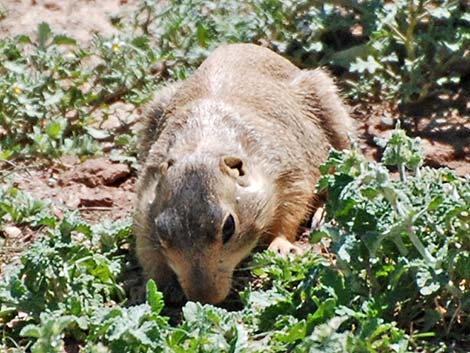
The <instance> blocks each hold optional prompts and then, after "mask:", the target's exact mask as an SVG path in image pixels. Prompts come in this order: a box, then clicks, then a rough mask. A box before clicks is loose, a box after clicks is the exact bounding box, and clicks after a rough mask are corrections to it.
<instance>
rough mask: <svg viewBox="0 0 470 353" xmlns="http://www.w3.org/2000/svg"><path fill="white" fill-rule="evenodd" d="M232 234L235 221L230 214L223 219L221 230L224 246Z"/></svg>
mask: <svg viewBox="0 0 470 353" xmlns="http://www.w3.org/2000/svg"><path fill="white" fill-rule="evenodd" d="M233 233H235V219H234V218H233V216H232V215H231V214H229V215H228V217H227V218H226V219H225V222H224V226H223V228H222V241H223V243H224V244H226V243H227V242H228V241H229V240H230V238H231V237H232V235H233Z"/></svg>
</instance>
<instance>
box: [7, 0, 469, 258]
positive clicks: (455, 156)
mask: <svg viewBox="0 0 470 353" xmlns="http://www.w3.org/2000/svg"><path fill="white" fill-rule="evenodd" d="M136 6H137V0H106V1H105V0H95V1H93V0H56V1H53V0H0V37H7V36H11V35H16V34H20V33H31V32H32V31H34V30H35V29H36V27H37V25H38V24H39V23H40V22H43V21H47V22H48V23H49V24H50V25H51V28H52V29H53V30H54V31H55V32H59V33H61V32H63V33H65V34H68V35H70V36H72V37H74V38H76V39H78V40H79V41H81V42H87V41H89V40H90V39H91V38H92V36H93V34H94V33H100V34H101V35H104V36H108V35H112V34H113V33H115V29H114V28H113V27H112V25H111V22H110V17H111V16H113V15H115V14H117V13H120V14H121V15H122V13H123V12H128V13H130V11H131V10H132V9H133V8H135V7H136ZM467 91H468V90H467ZM468 97H469V95H468V94H465V92H459V93H458V94H456V95H455V96H440V97H435V98H433V99H432V100H430V101H426V102H422V103H421V104H420V105H419V106H415V107H408V108H407V110H406V111H398V110H397V109H396V108H394V107H389V106H388V105H386V104H378V105H359V106H355V107H352V114H353V116H354V117H355V118H356V119H357V121H358V129H359V136H360V137H361V138H362V140H363V144H362V149H363V151H364V153H365V154H366V155H367V156H369V157H370V158H374V159H377V158H379V157H380V151H379V150H378V149H377V147H376V145H375V143H374V137H375V136H384V135H386V134H388V133H389V130H390V129H392V128H393V126H394V125H395V122H396V120H397V117H398V116H401V117H403V116H405V117H406V119H405V128H406V129H407V130H408V131H409V133H410V134H411V135H413V136H420V137H421V138H422V145H423V149H424V151H425V154H426V163H427V164H428V165H430V166H433V167H444V166H448V167H450V168H452V169H455V170H456V171H457V173H458V174H460V175H469V174H470V103H468V102H469V101H470V100H469V99H468ZM118 104H120V103H118ZM126 111H127V110H126V109H124V110H122V111H121V112H120V113H119V114H120V115H121V117H120V119H118V120H119V121H121V120H123V121H127V120H128V119H127V118H126V116H123V115H126V114H128V115H129V116H130V114H131V113H126ZM134 113H135V112H134V111H133V113H132V114H134ZM136 114H138V112H137V113H136ZM121 118H122V119H121ZM134 118H135V117H133V118H132V119H134ZM118 124H119V123H118ZM114 127H116V126H114ZM111 128H112V127H111ZM0 171H2V174H3V175H4V174H5V173H8V174H9V177H8V178H7V179H8V180H9V181H8V182H9V183H11V184H12V185H15V186H16V187H17V188H19V189H22V190H25V191H27V192H29V193H31V194H32V195H33V196H35V197H37V198H39V199H43V200H48V201H51V203H52V207H53V210H55V211H54V212H58V213H59V216H60V212H61V211H60V209H61V208H64V207H65V208H68V209H71V210H75V209H78V210H79V212H80V213H81V215H82V216H83V217H84V218H85V219H86V220H88V221H90V222H92V223H93V222H97V221H101V220H103V218H111V219H114V220H117V219H120V218H123V217H126V216H128V215H129V214H130V213H131V212H132V205H133V192H134V184H135V179H136V175H135V173H133V172H132V171H131V170H130V169H129V167H128V166H127V165H125V164H119V163H114V162H112V161H111V160H110V159H109V158H108V157H99V158H93V159H89V160H85V161H81V160H79V159H77V158H63V159H61V160H59V161H56V162H54V163H52V164H51V163H49V164H46V165H44V163H42V162H37V163H36V164H34V163H33V164H32V163H30V162H28V163H20V164H19V165H16V166H15V165H13V166H12V165H3V166H1V165H0ZM7 179H5V180H7ZM18 231H19V232H20V233H18ZM8 232H10V233H11V235H12V236H13V235H14V236H16V237H17V238H16V239H17V240H18V241H17V243H18V244H21V243H24V245H23V248H24V246H26V245H27V243H28V242H30V241H32V239H33V235H32V234H31V232H30V231H28V230H27V229H20V230H18V229H9V230H8ZM3 233H4V234H6V233H5V229H4V230H3ZM0 245H1V244H0ZM20 250H21V247H18V251H20Z"/></svg>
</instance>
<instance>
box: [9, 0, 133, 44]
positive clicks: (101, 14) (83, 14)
mask: <svg viewBox="0 0 470 353" xmlns="http://www.w3.org/2000/svg"><path fill="white" fill-rule="evenodd" d="M137 4H138V1H137V0H0V14H3V16H4V18H3V20H1V21H0V38H4V37H8V36H11V35H17V34H31V33H32V32H33V31H34V30H35V29H36V28H37V26H38V24H39V23H41V22H47V23H49V25H50V26H51V28H52V30H53V31H54V32H56V33H65V34H68V35H69V36H71V37H73V38H75V39H77V40H79V41H81V42H86V41H89V40H90V39H91V38H92V37H93V34H95V33H99V34H101V35H103V36H111V35H113V34H115V33H117V32H116V30H115V29H114V28H113V26H112V25H111V22H110V20H109V19H110V17H111V16H113V15H116V14H118V13H120V14H121V15H122V14H123V13H127V12H130V11H131V10H132V9H134V8H135V7H136V6H137ZM1 17H2V16H0V18H1Z"/></svg>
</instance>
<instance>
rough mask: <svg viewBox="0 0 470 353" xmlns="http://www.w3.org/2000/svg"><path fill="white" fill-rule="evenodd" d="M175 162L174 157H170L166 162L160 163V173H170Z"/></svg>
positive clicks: (163, 174) (164, 174)
mask: <svg viewBox="0 0 470 353" xmlns="http://www.w3.org/2000/svg"><path fill="white" fill-rule="evenodd" d="M174 163H175V161H174V160H173V159H169V160H167V161H166V162H162V163H160V165H159V167H158V169H159V170H160V174H161V175H162V176H166V175H167V174H168V169H169V168H170V167H171V166H172V165H173V164H174Z"/></svg>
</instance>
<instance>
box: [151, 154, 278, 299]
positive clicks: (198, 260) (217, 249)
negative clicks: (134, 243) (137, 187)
mask: <svg viewBox="0 0 470 353" xmlns="http://www.w3.org/2000/svg"><path fill="white" fill-rule="evenodd" d="M157 173H158V174H159V175H158V178H157V180H158V182H157V184H156V186H155V198H154V200H153V202H152V203H151V205H150V207H149V209H148V212H149V214H148V215H147V217H146V219H147V220H148V222H149V223H150V224H149V225H148V229H150V231H151V233H152V234H151V236H152V238H154V239H155V245H156V246H157V247H158V248H159V249H160V251H161V253H162V254H163V255H164V257H165V259H166V261H167V263H168V265H169V266H170V268H171V269H172V270H173V271H174V272H175V273H176V275H177V277H178V281H179V282H180V284H181V287H182V288H183V290H184V292H185V294H186V296H187V298H188V299H190V300H198V301H201V302H206V303H218V302H221V301H222V300H224V299H225V297H226V296H227V295H228V293H229V291H230V288H231V283H232V274H233V271H234V268H235V267H236V266H237V264H238V263H239V262H240V261H241V260H242V259H243V258H244V257H246V256H247V255H248V254H249V253H250V251H251V250H252V249H253V247H254V246H255V245H256V243H257V241H258V238H259V236H260V234H261V232H262V230H263V228H264V227H265V226H266V224H265V223H266V222H267V221H266V219H267V218H268V217H269V216H270V215H269V214H266V209H267V208H266V205H267V203H268V202H269V201H270V197H271V190H267V186H266V185H268V183H266V181H265V180H264V179H263V178H262V177H261V174H260V173H258V172H257V168H256V166H253V165H251V164H250V163H248V161H247V159H246V158H243V157H241V156H239V155H232V154H223V153H221V154H213V153H212V152H211V153H210V154H209V153H204V152H198V153H196V152H195V153H194V154H190V155H188V156H185V157H183V158H181V159H179V160H178V159H168V160H167V161H165V162H163V163H161V164H160V166H159V168H158V171H157Z"/></svg>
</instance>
